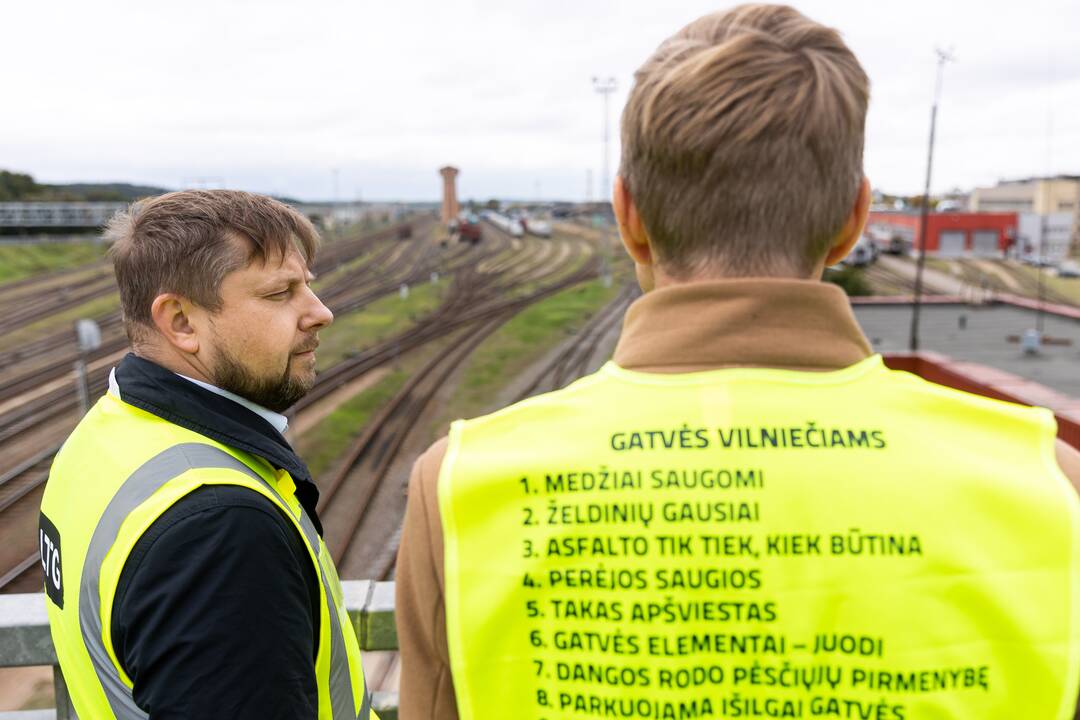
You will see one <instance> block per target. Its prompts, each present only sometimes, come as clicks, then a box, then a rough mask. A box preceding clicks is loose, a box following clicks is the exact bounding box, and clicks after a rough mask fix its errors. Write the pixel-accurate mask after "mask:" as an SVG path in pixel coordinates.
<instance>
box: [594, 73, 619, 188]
mask: <svg viewBox="0 0 1080 720" xmlns="http://www.w3.org/2000/svg"><path fill="white" fill-rule="evenodd" d="M592 84H593V90H595V91H596V92H598V93H599V94H600V95H602V96H603V97H604V165H603V167H602V168H601V176H600V192H599V193H598V194H599V199H600V202H605V201H606V199H607V198H609V197H610V196H611V178H610V177H609V176H608V157H609V154H608V153H609V145H610V143H611V118H610V117H609V115H610V113H609V112H608V105H609V99H610V97H611V93H613V92H615V88H616V87H617V86H616V83H615V78H613V77H606V78H598V77H593V79H592Z"/></svg>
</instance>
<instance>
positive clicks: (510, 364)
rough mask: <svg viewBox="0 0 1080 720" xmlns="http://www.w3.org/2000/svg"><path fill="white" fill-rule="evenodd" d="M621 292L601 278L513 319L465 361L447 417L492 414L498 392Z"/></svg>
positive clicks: (617, 287)
mask: <svg viewBox="0 0 1080 720" xmlns="http://www.w3.org/2000/svg"><path fill="white" fill-rule="evenodd" d="M620 288H621V284H620V283H619V282H618V281H616V282H613V283H611V287H604V284H603V283H602V282H601V281H599V280H592V281H590V282H587V283H583V284H581V285H577V286H574V287H572V288H569V289H567V290H563V291H562V292H560V293H557V294H555V295H553V296H551V297H549V298H547V299H545V300H541V301H540V302H538V303H536V304H535V305H533V306H531V307H529V308H527V309H525V310H523V311H522V312H520V313H518V314H517V315H515V316H514V317H513V318H512V319H511V320H509V321H508V322H507V323H506V324H505V325H503V326H502V327H501V328H499V329H498V330H496V331H495V332H494V333H493V334H492V335H491V336H490V337H489V338H488V339H487V340H486V341H484V342H483V343H482V344H481V345H480V347H479V348H477V349H476V351H475V352H474V353H473V354H472V355H471V356H470V357H469V359H468V360H467V361H466V365H465V368H464V371H463V373H462V376H461V381H460V382H459V383H458V385H457V387H456V388H455V389H454V393H453V395H452V397H451V399H450V402H449V403H448V407H447V413H446V414H447V417H446V418H444V420H446V419H450V418H458V417H475V416H477V415H482V414H484V413H486V412H490V411H491V410H492V409H493V407H492V406H493V403H494V402H495V398H496V397H497V396H498V394H499V392H500V391H501V390H502V389H503V388H505V387H506V386H507V385H509V384H510V383H511V382H512V381H513V380H514V379H515V378H517V377H518V375H520V374H521V373H522V372H523V371H524V370H526V369H527V368H528V367H529V366H530V365H532V364H533V363H534V362H536V360H538V359H539V358H540V357H541V356H543V355H544V353H546V352H548V351H550V350H551V349H552V348H553V347H554V346H556V345H558V344H559V343H560V342H562V341H563V340H565V339H566V338H568V337H569V336H571V335H573V334H574V333H576V332H577V331H578V330H580V329H581V328H582V326H584V325H585V324H586V323H587V322H588V321H589V318H591V317H592V316H593V315H594V314H596V312H597V311H599V310H600V309H601V308H602V307H603V306H604V305H606V304H607V303H608V302H609V301H611V300H612V299H613V298H614V297H615V296H616V295H617V294H618V293H619V289H620Z"/></svg>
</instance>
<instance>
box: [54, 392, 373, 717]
mask: <svg viewBox="0 0 1080 720" xmlns="http://www.w3.org/2000/svg"><path fill="white" fill-rule="evenodd" d="M203 485H239V486H242V487H246V488H249V489H250V490H253V491H254V492H257V493H259V494H260V495H262V496H264V497H266V498H267V499H268V500H270V501H271V502H273V503H274V504H275V505H276V506H277V507H278V508H280V509H281V510H282V511H283V512H284V514H285V516H286V517H288V518H289V519H290V520H292V522H293V524H294V525H295V527H296V531H297V532H298V533H300V534H301V535H302V536H303V537H304V538H305V540H306V544H307V546H308V550H309V551H310V554H311V562H312V564H313V565H314V567H315V569H316V571H317V572H318V575H319V579H320V588H319V595H320V599H321V609H320V617H319V646H318V652H317V655H316V659H315V674H316V681H317V686H318V692H319V718H320V720H344V719H346V718H348V720H356V718H358V717H359V718H363V719H365V720H366V718H368V717H369V716H370V717H375V715H374V713H371V712H370V707H371V702H370V700H371V698H370V693H369V692H368V691H367V688H366V687H365V684H364V673H363V667H362V666H361V663H360V649H359V645H358V643H357V641H356V635H355V633H354V631H353V628H352V624H351V622H350V620H349V616H348V613H347V611H346V608H345V603H344V598H343V596H342V590H341V583H340V581H339V580H338V576H337V571H336V570H335V568H334V563H333V560H332V559H331V558H330V553H329V551H328V550H327V548H326V545H325V543H324V542H323V541H322V538H321V537H319V534H318V532H317V531H316V529H315V527H314V526H313V525H312V523H311V520H310V519H309V518H308V516H307V514H306V513H305V512H304V510H303V508H302V507H301V506H300V503H299V501H298V500H297V499H296V497H295V495H294V490H295V485H294V483H293V479H292V477H291V476H290V475H289V474H288V472H286V471H284V470H281V471H279V470H276V469H275V468H273V467H272V466H271V465H270V464H269V463H267V462H266V461H265V460H263V459H261V458H258V457H255V456H253V455H250V454H247V453H245V452H242V451H239V450H236V449H234V448H230V447H227V446H224V445H221V444H220V443H217V442H214V441H213V440H210V439H208V438H206V437H205V436H202V435H199V434H197V433H195V432H193V431H190V430H187V429H185V428H182V427H180V426H177V425H174V424H172V423H170V422H168V421H166V420H163V419H161V418H159V417H157V416H156V415H152V414H150V413H147V412H145V411H143V410H140V409H138V408H136V407H133V406H131V405H128V404H127V403H124V402H123V401H121V400H120V399H118V398H116V397H114V396H112V395H105V396H104V397H103V398H101V400H99V401H98V402H97V404H96V405H95V406H94V407H93V408H92V409H91V410H90V412H89V413H88V414H87V415H86V417H85V418H83V420H82V422H81V423H80V424H79V426H78V427H77V428H76V429H75V432H74V433H72V435H71V437H69V438H68V440H67V442H66V443H65V444H64V446H63V448H62V449H61V450H60V452H59V454H58V455H57V456H56V460H55V462H54V463H53V467H52V471H51V473H50V475H49V482H48V484H47V486H46V488H45V494H44V497H43V499H42V503H41V511H42V520H41V529H40V533H41V544H42V564H43V567H44V569H45V574H46V583H45V590H46V595H47V597H48V600H47V602H46V605H47V606H48V613H49V626H50V630H51V633H52V638H53V644H54V645H55V647H56V655H57V657H58V658H59V660H60V667H61V669H62V670H63V673H64V679H65V680H66V682H67V686H68V689H69V691H70V693H71V699H72V702H73V704H74V706H75V710H76V712H77V713H78V715H79V716H80V717H82V718H93V720H99V719H103V718H116V719H117V720H127V719H129V718H146V717H147V714H146V713H145V712H144V711H143V710H142V709H140V708H139V707H138V706H137V705H136V704H135V702H134V700H133V699H132V687H133V686H132V681H131V679H130V678H129V677H128V676H127V674H126V673H125V671H124V669H123V668H122V667H121V663H120V662H119V661H118V660H117V656H116V651H115V649H114V648H113V645H112V627H111V625H112V623H111V621H112V609H113V601H114V598H115V593H116V588H117V583H118V582H119V579H120V573H121V571H122V570H123V567H124V563H125V561H126V560H127V558H128V555H129V554H130V552H131V550H132V549H133V548H134V546H135V544H136V543H137V542H138V540H139V538H140V537H142V535H143V533H144V532H145V531H146V530H147V529H148V528H149V527H150V525H151V524H152V523H153V522H154V521H155V520H156V519H157V518H158V517H160V516H161V515H162V513H164V512H165V511H166V510H168V509H169V508H170V507H171V506H172V505H173V504H174V503H175V502H177V501H178V500H180V499H181V498H183V497H184V496H185V495H187V494H188V493H190V492H192V491H193V490H195V489H197V488H199V487H200V486H203Z"/></svg>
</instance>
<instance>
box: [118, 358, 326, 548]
mask: <svg viewBox="0 0 1080 720" xmlns="http://www.w3.org/2000/svg"><path fill="white" fill-rule="evenodd" d="M110 386H111V387H110V392H111V393H113V394H114V395H115V396H117V397H118V398H119V399H120V401H121V402H124V403H127V404H128V405H131V406H133V407H137V408H139V409H140V410H144V411H146V412H148V413H150V414H152V415H156V416H158V417H159V418H162V419H163V420H165V421H167V422H170V423H173V424H175V425H179V426H180V427H184V428H187V429H188V430H191V431H193V432H196V433H198V434H200V435H203V436H205V437H208V438H210V439H211V440H216V441H217V442H219V443H221V444H223V445H226V446H228V447H231V448H235V449H237V450H242V451H243V452H246V453H250V454H251V455H255V456H257V457H260V458H262V459H263V460H265V461H266V462H268V463H269V464H270V465H272V466H273V467H274V468H275V469H277V470H284V471H286V472H287V473H288V474H289V475H290V476H291V477H292V479H293V482H294V483H295V486H296V489H295V491H294V494H295V495H296V498H297V500H299V501H300V504H301V505H302V506H303V507H304V509H305V510H306V511H307V513H308V516H309V517H310V518H311V521H312V524H313V525H315V528H316V529H317V530H318V531H319V534H320V535H321V534H322V525H321V524H320V523H319V516H318V513H317V512H316V507H317V504H318V500H319V488H318V486H317V485H315V481H314V480H313V479H312V478H311V471H310V470H308V467H307V465H306V464H305V463H304V461H303V460H301V459H300V457H299V456H298V455H297V454H296V453H295V452H294V451H293V449H292V446H290V445H289V443H288V441H287V440H285V438H284V437H283V436H282V435H281V433H280V432H278V431H277V429H276V428H275V427H274V426H273V425H272V424H271V423H270V422H269V421H268V420H267V419H266V418H265V417H263V416H262V415H259V414H257V413H256V412H254V411H252V410H251V409H249V408H248V407H246V406H244V405H242V404H240V403H239V402H234V401H233V399H231V398H228V397H225V396H224V395H223V394H221V393H220V392H216V390H217V389H216V388H212V389H207V388H205V387H203V386H201V385H200V384H197V383H194V382H190V381H188V380H187V379H185V378H183V377H181V376H180V375H177V374H176V373H174V372H172V371H171V370H168V369H166V368H163V367H161V366H160V365H157V364H155V363H153V362H152V361H150V360H147V359H145V358H140V357H138V356H136V355H133V354H130V353H129V354H128V355H127V356H126V357H125V358H124V359H123V360H121V361H120V364H119V365H117V366H116V370H115V372H114V373H113V378H112V382H111V383H110Z"/></svg>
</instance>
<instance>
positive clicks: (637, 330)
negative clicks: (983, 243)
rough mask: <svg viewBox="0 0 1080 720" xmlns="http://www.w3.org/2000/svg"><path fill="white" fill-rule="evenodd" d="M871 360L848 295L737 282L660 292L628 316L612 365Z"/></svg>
mask: <svg viewBox="0 0 1080 720" xmlns="http://www.w3.org/2000/svg"><path fill="white" fill-rule="evenodd" d="M871 354H872V350H871V349H870V343H869V342H867V340H866V337H865V336H864V335H863V332H862V330H861V329H860V328H859V324H858V322H857V321H856V320H855V314H854V313H853V312H852V310H851V304H850V303H849V302H848V299H847V296H846V295H845V294H844V292H843V290H841V289H840V288H839V287H837V286H836V285H833V284H831V283H825V282H818V281H813V280H787V279H774V278H740V279H734V280H718V281H707V282H694V283H686V284H681V285H674V286H670V287H665V288H660V289H657V290H653V291H651V292H648V293H646V294H645V295H644V296H642V297H641V298H639V299H638V300H636V301H635V302H634V303H633V304H632V305H631V306H630V308H629V309H628V310H627V312H626V317H625V319H624V321H623V331H622V336H621V337H620V339H619V343H618V345H617V346H616V348H615V355H614V358H613V359H614V361H615V363H616V364H617V365H619V366H620V367H623V368H626V369H628V370H638V371H641V372H657V373H664V372H667V373H684V372H694V371H700V370H710V369H715V368H719V367H739V366H742V367H775V368H789V369H796V370H836V369H839V368H843V367H848V366H849V365H854V364H855V363H857V362H859V361H860V360H864V359H865V358H867V357H869V356H870V355H871Z"/></svg>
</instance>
